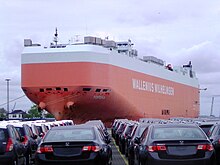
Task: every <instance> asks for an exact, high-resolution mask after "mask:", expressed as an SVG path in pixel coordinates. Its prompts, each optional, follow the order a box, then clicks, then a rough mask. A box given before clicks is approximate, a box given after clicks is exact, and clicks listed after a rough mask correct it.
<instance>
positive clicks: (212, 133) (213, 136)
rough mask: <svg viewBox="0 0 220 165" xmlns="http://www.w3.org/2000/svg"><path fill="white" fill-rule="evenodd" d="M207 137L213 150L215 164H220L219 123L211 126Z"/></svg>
mask: <svg viewBox="0 0 220 165" xmlns="http://www.w3.org/2000/svg"><path fill="white" fill-rule="evenodd" d="M208 136H209V139H210V141H211V142H212V145H213V146H214V148H215V152H216V161H217V164H220V123H218V124H215V125H213V126H212V128H211V129H210V130H209V132H208Z"/></svg>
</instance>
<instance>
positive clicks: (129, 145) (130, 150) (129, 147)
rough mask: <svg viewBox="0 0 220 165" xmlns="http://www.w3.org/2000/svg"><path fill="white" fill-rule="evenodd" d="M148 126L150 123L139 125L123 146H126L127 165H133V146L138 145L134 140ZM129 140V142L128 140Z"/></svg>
mask: <svg viewBox="0 0 220 165" xmlns="http://www.w3.org/2000/svg"><path fill="white" fill-rule="evenodd" d="M149 125H150V123H140V124H138V126H137V127H136V129H135V132H133V134H132V136H131V137H129V138H128V141H127V143H126V144H125V145H127V151H125V152H127V154H128V164H129V165H133V164H134V149H135V146H136V145H138V144H136V143H135V139H136V138H139V137H141V135H142V133H143V132H144V130H145V129H146V128H147V127H148V126H149ZM129 139H130V140H129Z"/></svg>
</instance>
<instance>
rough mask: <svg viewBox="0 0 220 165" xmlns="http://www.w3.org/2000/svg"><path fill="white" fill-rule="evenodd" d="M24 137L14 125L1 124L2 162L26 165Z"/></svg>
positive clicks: (4, 163)
mask: <svg viewBox="0 0 220 165" xmlns="http://www.w3.org/2000/svg"><path fill="white" fill-rule="evenodd" d="M22 142H24V138H23V137H21V136H20V134H19V133H18V131H17V130H16V129H15V128H14V126H13V125H5V124H1V125H0V164H2V165H25V164H26V159H25V147H24V144H23V143H22Z"/></svg>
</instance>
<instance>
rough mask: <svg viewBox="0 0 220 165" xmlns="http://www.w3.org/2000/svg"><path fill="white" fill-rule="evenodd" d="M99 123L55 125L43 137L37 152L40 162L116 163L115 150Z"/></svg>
mask: <svg viewBox="0 0 220 165" xmlns="http://www.w3.org/2000/svg"><path fill="white" fill-rule="evenodd" d="M109 143H110V141H109V142H106V141H105V140H104V139H103V137H102V135H101V133H100V131H99V130H98V128H97V127H96V126H90V125H85V124H82V125H74V126H66V127H53V128H52V129H50V130H49V131H48V132H47V134H46V135H45V137H44V138H43V139H42V141H41V143H40V145H39V146H38V149H37V152H36V157H35V159H36V162H35V163H36V165H48V164H50V165H56V164H62V163H63V164H65V165H70V164H91V165H93V164H94V165H107V164H111V162H112V149H111V146H110V145H109Z"/></svg>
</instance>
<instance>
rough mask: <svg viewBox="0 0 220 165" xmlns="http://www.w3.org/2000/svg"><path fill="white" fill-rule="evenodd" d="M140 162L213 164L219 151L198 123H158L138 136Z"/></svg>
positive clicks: (137, 151) (148, 163)
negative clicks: (216, 150) (215, 149)
mask: <svg viewBox="0 0 220 165" xmlns="http://www.w3.org/2000/svg"><path fill="white" fill-rule="evenodd" d="M135 141H136V143H137V144H138V145H137V146H136V147H135V158H134V160H135V161H134V162H135V164H136V165H137V164H138V165H139V164H140V165H144V164H147V165H156V164H160V165H186V164H190V165H198V164H202V165H212V164H214V162H215V152H214V148H213V145H212V143H211V142H210V140H209V139H208V137H207V136H206V134H205V133H204V132H203V131H202V130H201V128H199V127H198V126H197V125H190V124H172V125H171V124H163V125H162V124H157V125H150V126H149V127H148V128H146V129H145V130H144V132H143V134H142V135H141V137H140V138H136V139H135Z"/></svg>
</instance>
